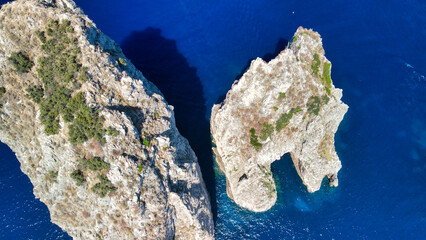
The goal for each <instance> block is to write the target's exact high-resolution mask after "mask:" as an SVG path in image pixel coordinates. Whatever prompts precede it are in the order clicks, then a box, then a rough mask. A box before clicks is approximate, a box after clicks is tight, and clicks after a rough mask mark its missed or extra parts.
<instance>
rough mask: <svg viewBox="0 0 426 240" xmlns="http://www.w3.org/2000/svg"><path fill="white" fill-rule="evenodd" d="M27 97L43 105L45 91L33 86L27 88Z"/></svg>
mask: <svg viewBox="0 0 426 240" xmlns="http://www.w3.org/2000/svg"><path fill="white" fill-rule="evenodd" d="M26 96H27V97H29V98H30V99H31V100H33V101H34V102H35V103H41V100H42V99H43V96H44V89H43V87H41V86H32V87H28V88H27V95H26Z"/></svg>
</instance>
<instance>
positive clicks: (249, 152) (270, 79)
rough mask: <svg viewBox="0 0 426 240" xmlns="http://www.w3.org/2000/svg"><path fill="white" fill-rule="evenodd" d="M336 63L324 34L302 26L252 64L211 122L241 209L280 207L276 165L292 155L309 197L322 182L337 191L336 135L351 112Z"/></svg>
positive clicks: (219, 155)
mask: <svg viewBox="0 0 426 240" xmlns="http://www.w3.org/2000/svg"><path fill="white" fill-rule="evenodd" d="M330 70H331V63H330V62H329V61H328V60H327V59H326V58H325V56H324V49H323V47H322V42H321V37H320V35H319V34H318V33H316V32H314V31H312V30H307V29H304V28H302V27H300V28H299V29H298V30H297V32H296V33H295V35H294V38H293V42H292V43H291V45H290V46H289V47H288V48H286V49H285V50H283V51H282V52H281V53H280V54H279V55H278V56H277V57H276V58H275V59H272V60H271V61H270V62H268V63H267V62H265V61H263V60H262V59H260V58H258V59H256V60H254V61H252V63H251V65H250V68H249V70H248V71H247V72H246V73H245V74H244V75H243V76H242V77H241V79H239V80H237V81H236V82H235V83H234V84H233V86H232V89H231V90H230V91H229V92H228V93H227V95H226V99H225V100H224V102H223V103H222V104H219V105H214V106H213V109H212V116H211V120H210V125H211V134H212V136H213V141H214V143H215V145H216V146H215V147H214V148H213V151H214V152H215V156H216V162H217V163H218V165H219V166H220V168H221V170H222V171H223V172H224V173H225V175H226V180H227V193H228V196H229V197H230V198H232V199H233V200H234V201H235V202H236V203H237V204H238V205H240V206H241V207H244V208H247V209H249V210H252V211H256V212H262V211H266V210H268V209H270V208H271V207H272V206H273V205H274V204H275V202H276V199H277V193H276V186H275V182H274V180H273V177H272V173H271V168H270V166H271V163H272V162H274V161H275V160H279V159H280V158H281V157H282V156H283V155H284V154H285V153H288V152H289V153H290V154H291V158H292V160H293V163H294V166H295V168H296V170H297V172H298V174H299V176H300V177H301V179H302V180H303V183H304V184H305V185H306V187H307V189H308V191H309V192H315V191H317V190H319V188H320V186H321V182H322V180H323V178H324V177H327V178H328V180H329V184H330V186H337V185H338V180H337V172H338V171H339V170H340V168H341V163H340V160H339V157H338V156H337V154H336V151H335V149H334V134H335V133H336V131H337V128H338V126H339V124H340V122H341V121H342V119H343V116H344V115H345V113H346V112H347V110H348V106H347V105H345V104H344V103H342V101H341V100H340V99H341V97H342V90H340V89H337V88H335V87H334V86H333V83H332V81H331V78H330Z"/></svg>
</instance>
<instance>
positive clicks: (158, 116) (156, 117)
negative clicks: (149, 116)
mask: <svg viewBox="0 0 426 240" xmlns="http://www.w3.org/2000/svg"><path fill="white" fill-rule="evenodd" d="M154 119H160V114H159V113H158V112H157V111H155V112H154Z"/></svg>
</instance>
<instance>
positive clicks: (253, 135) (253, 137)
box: [250, 128, 262, 151]
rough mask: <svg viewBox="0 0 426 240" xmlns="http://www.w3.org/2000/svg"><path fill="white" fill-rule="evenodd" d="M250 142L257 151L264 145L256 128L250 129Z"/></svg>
mask: <svg viewBox="0 0 426 240" xmlns="http://www.w3.org/2000/svg"><path fill="white" fill-rule="evenodd" d="M250 144H251V145H252V146H253V147H254V149H256V151H259V149H260V148H261V147H262V144H261V143H259V140H258V137H257V136H256V130H254V128H252V129H250Z"/></svg>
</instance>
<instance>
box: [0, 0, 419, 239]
mask: <svg viewBox="0 0 426 240" xmlns="http://www.w3.org/2000/svg"><path fill="white" fill-rule="evenodd" d="M76 2H77V3H78V4H79V5H80V6H81V7H82V8H83V10H84V11H85V13H86V14H88V15H89V17H90V18H92V19H93V20H94V22H95V23H96V24H97V26H98V27H99V28H100V29H101V30H102V31H104V32H105V33H106V34H108V35H109V36H111V37H112V38H113V39H114V40H116V41H117V42H118V43H119V44H120V45H121V46H122V48H123V50H124V52H125V53H126V55H127V56H129V58H130V59H131V60H132V61H133V62H134V63H135V65H136V66H137V67H138V68H140V69H141V70H142V72H143V73H144V75H145V76H146V77H147V78H148V79H149V80H151V81H153V82H154V83H155V84H157V85H158V86H159V88H160V89H161V91H162V92H163V93H164V95H165V96H166V98H167V100H168V101H169V103H171V104H173V105H174V106H175V108H176V118H177V124H178V127H179V129H180V131H181V132H182V134H183V135H184V136H185V137H187V138H188V139H189V141H190V143H191V146H192V147H193V148H194V150H195V151H196V153H197V156H198V157H199V161H200V165H201V167H202V170H203V176H204V179H205V181H206V184H207V187H208V190H209V192H210V194H211V197H212V201H213V210H214V212H215V221H216V237H217V238H218V239H426V229H425V226H426V207H425V206H426V193H425V189H426V174H425V173H426V161H425V160H426V122H425V119H426V108H425V107H424V106H425V103H426V96H425V94H426V78H425V75H426V55H425V54H424V53H425V52H426V41H425V40H426V30H425V27H424V26H426V14H425V12H426V3H425V2H424V1H420V0H417V1H416V0H407V1H395V0H391V1H374V2H372V1H366V0H361V1H356V2H348V1H337V0H333V1H328V2H324V1H316V0H313V1H309V2H307V1H305V2H301V1H295V0H287V1H278V0H275V1H273V0H265V1H254V0H246V1H243V0H233V1H229V0H227V1H225V0H217V1H195V0H180V1H176V0H175V1H170V0H159V1H140V0H126V1H113V0H103V1H98V0H91V1H85V0H78V1H76ZM300 25H302V26H304V27H308V28H313V29H314V30H316V31H318V32H319V33H320V34H321V35H322V38H323V41H324V49H325V51H326V56H327V58H328V59H329V60H330V61H331V62H332V64H333V67H332V79H333V82H334V85H335V86H336V87H338V88H341V89H343V101H344V102H345V103H346V104H348V105H349V107H350V109H349V112H348V113H347V115H346V116H345V119H344V120H343V122H342V123H341V125H340V128H339V131H338V132H337V134H336V150H337V152H338V155H339V156H340V158H341V161H342V165H343V168H342V170H341V171H340V172H339V187H338V188H329V187H328V186H326V185H325V184H324V185H323V187H322V188H321V190H320V191H318V192H316V193H313V194H310V193H308V192H307V191H306V188H305V187H304V186H303V184H302V183H301V180H300V179H299V178H298V176H297V173H296V171H295V169H294V167H293V166H292V163H291V161H290V159H289V157H288V156H284V157H283V159H282V160H280V161H279V162H276V163H274V164H273V172H274V176H275V179H276V182H277V183H278V186H279V191H278V193H279V195H278V202H277V204H276V206H274V207H273V208H272V209H271V210H269V211H267V212H265V213H256V214H255V213H250V212H248V211H246V210H243V209H241V208H239V207H238V206H236V205H235V204H234V203H233V202H232V201H231V200H229V199H228V198H227V197H226V192H225V179H224V177H223V176H222V175H221V174H220V173H219V172H218V171H215V167H214V165H213V159H212V155H211V151H210V136H209V129H208V117H209V114H210V109H211V106H212V104H213V103H215V102H217V101H218V99H221V97H222V96H223V95H224V94H225V93H226V92H227V91H228V90H229V88H230V86H231V84H232V82H233V81H234V80H235V79H236V78H237V77H238V76H239V75H240V74H241V73H242V72H244V70H245V68H246V66H247V65H248V64H249V61H250V60H252V59H254V58H256V57H264V56H265V57H266V58H271V57H272V56H274V54H276V53H277V52H279V51H280V50H282V49H283V48H284V47H285V45H286V40H289V39H291V37H292V35H293V33H294V32H295V31H296V29H297V27H298V26H300ZM0 152H1V153H2V155H1V156H2V157H1V162H2V165H3V166H2V168H0V173H1V175H0V190H1V192H2V194H1V196H0V205H1V206H8V207H3V208H0V238H1V239H13V238H15V239H27V238H31V239H63V238H66V237H65V234H64V233H61V232H60V230H59V229H58V227H56V226H54V225H53V224H50V223H49V215H48V212H47V208H46V207H45V206H43V205H42V204H41V203H40V202H39V201H38V200H34V199H33V197H32V193H31V185H30V183H29V181H28V178H26V177H25V176H23V175H22V173H20V170H19V168H18V166H19V165H18V162H17V160H16V159H15V158H14V157H13V155H11V154H10V152H9V150H8V149H7V148H6V147H5V146H2V147H1V149H0ZM11 179H12V180H11ZM3 193H5V194H3ZM35 216H37V217H35Z"/></svg>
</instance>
